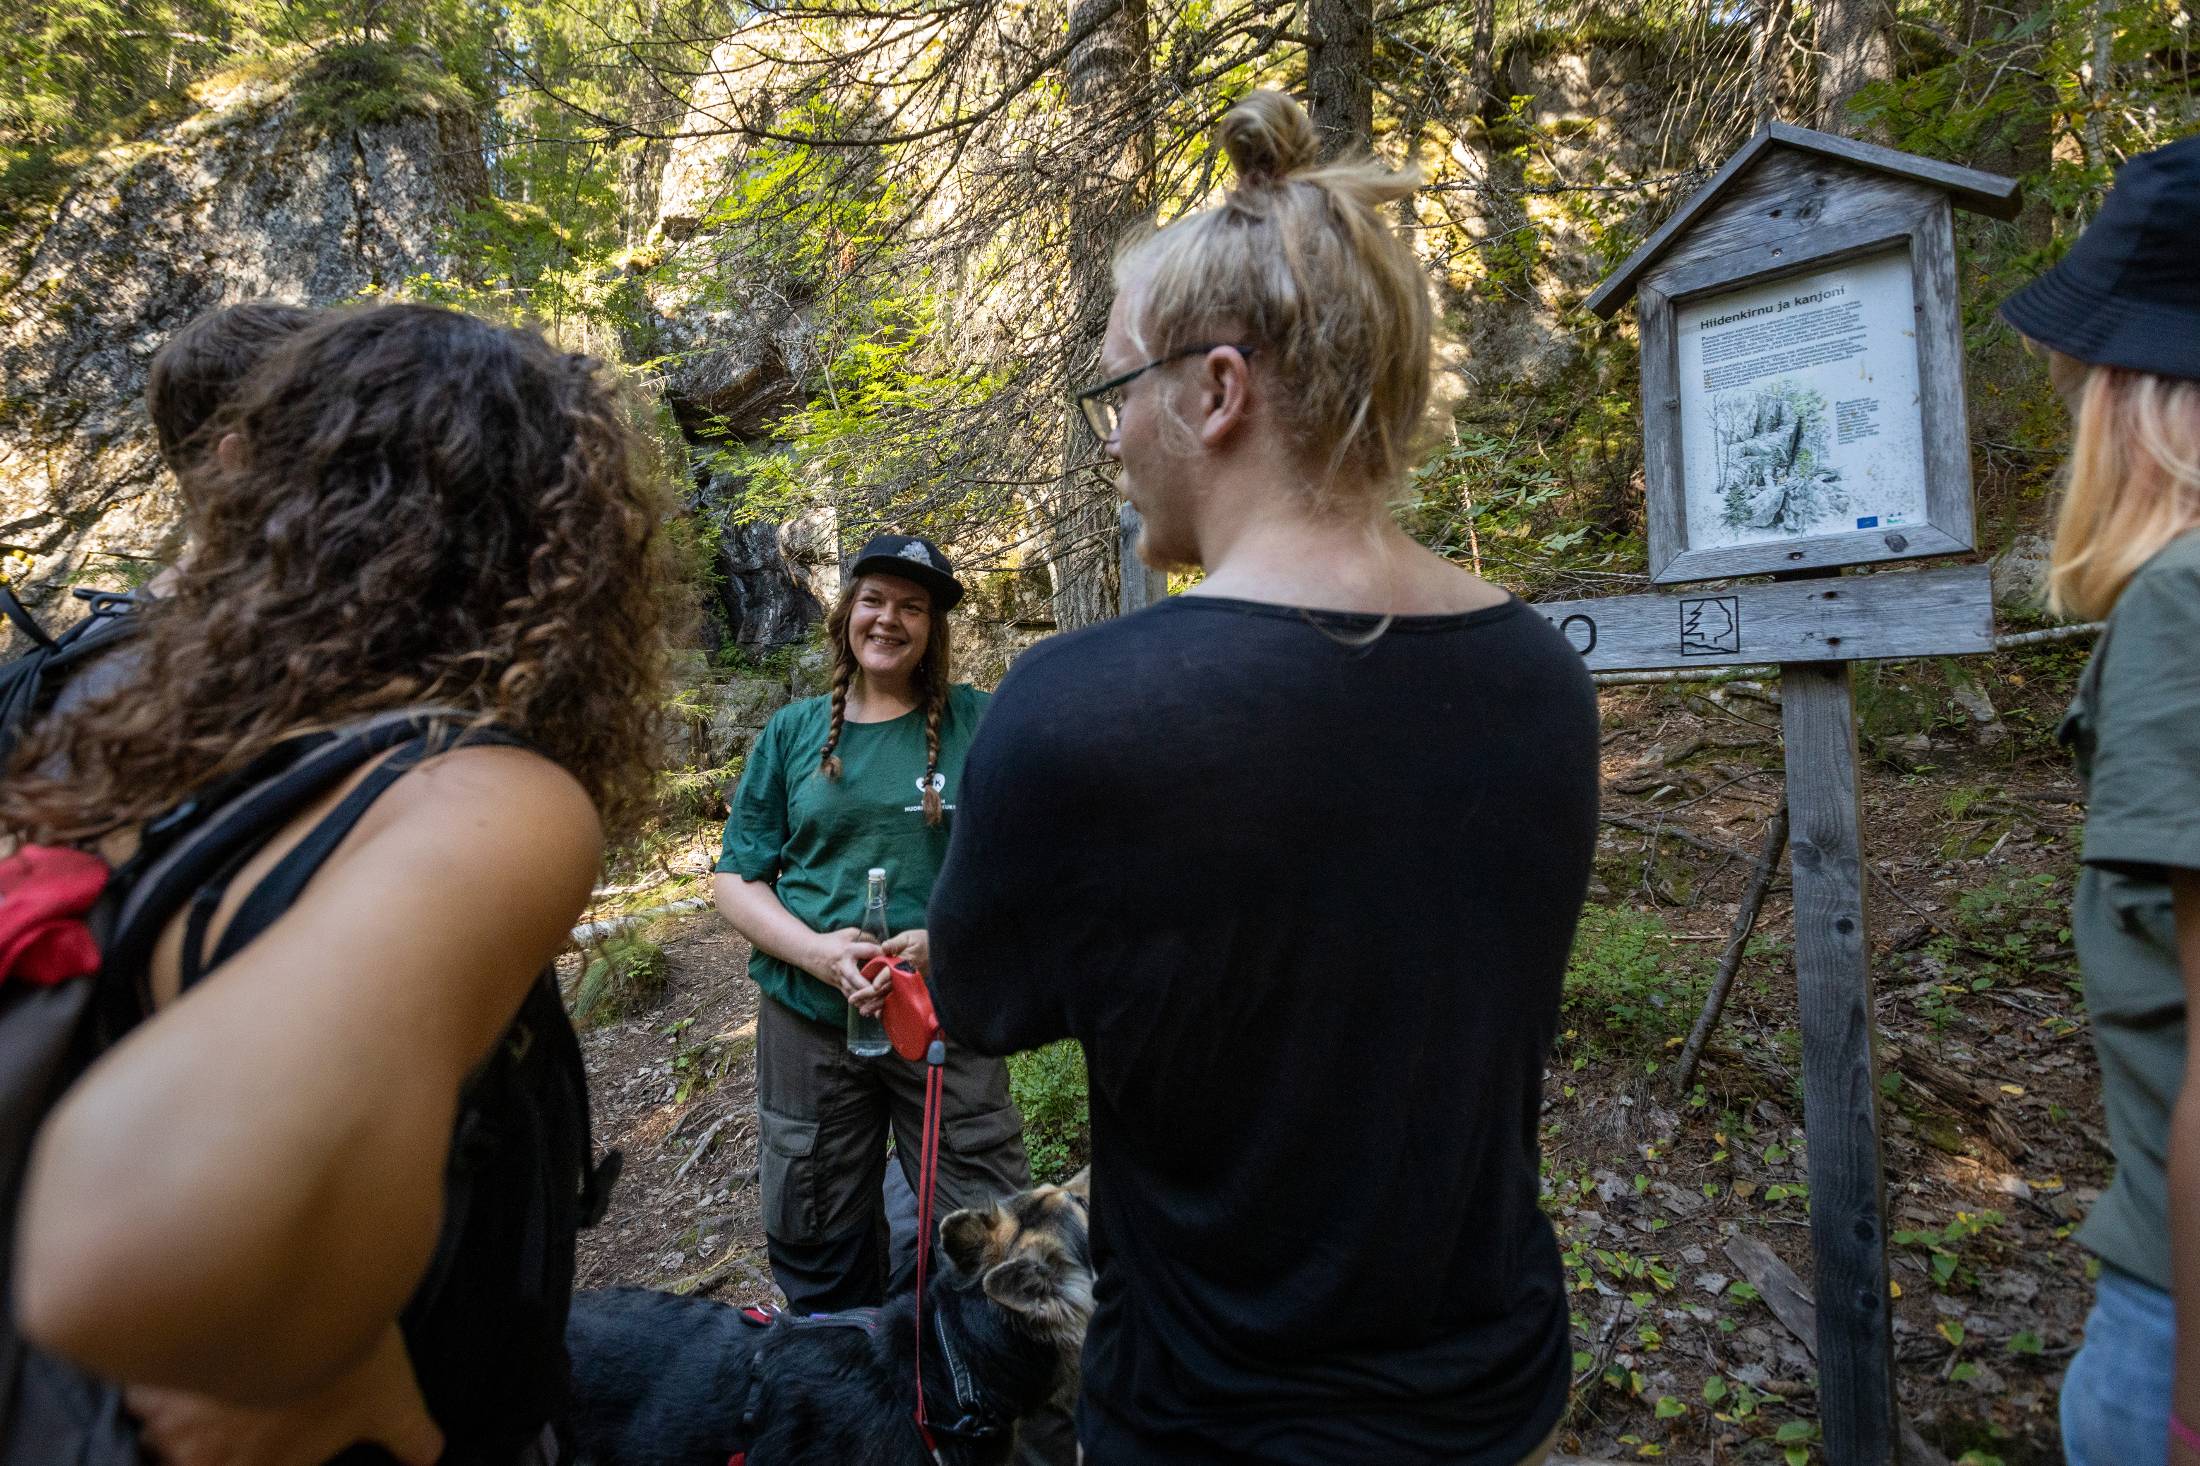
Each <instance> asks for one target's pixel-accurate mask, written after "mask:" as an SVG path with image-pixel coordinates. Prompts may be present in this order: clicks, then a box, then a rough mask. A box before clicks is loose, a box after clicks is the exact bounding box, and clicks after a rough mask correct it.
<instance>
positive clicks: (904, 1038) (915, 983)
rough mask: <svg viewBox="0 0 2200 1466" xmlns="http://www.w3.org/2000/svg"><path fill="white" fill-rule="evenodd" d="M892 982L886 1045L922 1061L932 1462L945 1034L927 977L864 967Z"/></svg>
mask: <svg viewBox="0 0 2200 1466" xmlns="http://www.w3.org/2000/svg"><path fill="white" fill-rule="evenodd" d="M881 976H890V977H892V978H893V986H892V987H890V988H888V989H887V990H886V1009H885V1011H884V1012H883V1013H881V1014H880V1015H879V1019H880V1022H881V1023H883V1024H884V1025H885V1028H886V1041H887V1042H888V1043H890V1044H892V1045H893V1046H894V1052H895V1053H897V1054H899V1055H901V1057H903V1058H904V1059H907V1060H909V1061H910V1062H911V1063H912V1064H913V1063H915V1062H916V1061H917V1060H919V1059H922V1060H923V1061H924V1125H923V1130H922V1134H923V1140H922V1142H921V1144H920V1146H919V1149H918V1158H917V1337H916V1348H915V1351H914V1357H915V1359H916V1365H917V1434H918V1435H919V1436H920V1437H922V1438H923V1440H924V1449H925V1450H926V1451H927V1452H929V1453H930V1454H931V1456H932V1459H933V1460H934V1461H937V1460H939V1457H940V1448H939V1443H938V1442H936V1441H935V1440H933V1438H932V1427H931V1425H930V1424H929V1423H928V1422H927V1421H926V1420H925V1415H924V1275H925V1272H926V1271H927V1265H928V1264H929V1263H930V1262H931V1260H932V1195H933V1192H934V1191H935V1190H936V1189H937V1188H938V1186H939V1179H940V1102H941V1096H942V1094H943V1092H944V1088H945V1083H946V1077H947V1035H946V1034H944V1033H942V1032H941V1031H940V1019H939V1015H938V1014H937V1013H935V1012H933V1011H932V991H931V989H930V988H927V987H926V986H925V985H924V978H923V976H922V975H921V974H920V973H919V972H918V971H917V970H916V968H914V967H911V966H909V965H908V964H907V963H903V962H897V961H895V960H894V959H893V958H891V957H889V956H887V955H886V954H885V953H884V952H881V953H879V954H878V955H877V956H876V957H873V958H872V959H871V960H870V961H868V962H866V963H864V964H863V980H864V981H865V982H868V983H876V982H877V981H878V980H879V978H880V977H881Z"/></svg>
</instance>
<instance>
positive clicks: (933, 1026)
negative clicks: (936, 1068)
mask: <svg viewBox="0 0 2200 1466" xmlns="http://www.w3.org/2000/svg"><path fill="white" fill-rule="evenodd" d="M882 972H890V973H892V974H893V976H894V985H893V986H892V987H890V988H888V989H887V990H886V1011H885V1012H883V1013H881V1014H880V1015H879V1021H880V1022H882V1023H884V1024H885V1025H886V1041H887V1042H888V1043H890V1044H892V1045H893V1046H894V1052H895V1053H897V1054H899V1055H901V1056H902V1057H903V1058H904V1059H907V1060H908V1061H909V1062H910V1063H912V1064H921V1063H923V1062H924V1057H925V1054H926V1053H927V1052H928V1051H929V1050H930V1049H931V1047H932V1040H934V1039H936V1038H944V1037H946V1035H945V1034H942V1033H941V1032H940V1020H939V1015H938V1014H936V1013H934V1012H933V1011H932V990H931V989H930V988H927V987H926V986H925V985H924V978H923V977H922V976H920V975H919V974H918V972H917V969H915V968H914V967H911V966H909V965H908V964H907V963H903V962H896V961H895V960H894V959H893V958H891V957H889V956H887V955H886V954H885V953H884V952H881V953H879V954H878V956H876V957H873V958H872V959H871V960H870V961H868V962H866V963H864V964H863V980H864V981H865V982H877V981H878V978H879V974H880V973H882Z"/></svg>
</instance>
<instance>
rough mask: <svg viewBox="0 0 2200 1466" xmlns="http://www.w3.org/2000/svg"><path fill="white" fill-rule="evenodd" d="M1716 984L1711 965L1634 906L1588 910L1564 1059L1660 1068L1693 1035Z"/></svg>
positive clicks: (1576, 958) (1569, 992) (1566, 1014)
mask: <svg viewBox="0 0 2200 1466" xmlns="http://www.w3.org/2000/svg"><path fill="white" fill-rule="evenodd" d="M1709 980H1710V962H1709V960H1708V959H1707V957H1706V956H1705V954H1704V953H1702V952H1701V951H1699V950H1698V949H1697V948H1696V947H1695V946H1694V945H1692V944H1690V943H1686V942H1679V941H1676V940H1675V939H1674V933H1673V930H1672V928H1671V927H1669V926H1667V925H1666V924H1665V922H1664V921H1663V920H1661V919H1660V918H1659V917H1658V916H1657V915H1656V914H1654V913H1652V912H1648V911H1638V910H1636V909H1635V908H1633V907H1629V906H1598V905H1590V906H1586V907H1584V908H1582V912H1581V924H1580V926H1579V927H1578V928H1576V929H1575V932H1574V950H1573V957H1572V959H1571V960H1570V961H1569V963H1568V964H1567V968H1566V985H1565V989H1564V995H1563V997H1562V999H1561V1003H1560V1010H1561V1016H1562V1020H1563V1023H1564V1029H1563V1032H1562V1036H1561V1038H1560V1041H1559V1048H1560V1053H1561V1054H1562V1055H1564V1054H1566V1053H1567V1052H1568V1051H1569V1050H1571V1051H1572V1055H1573V1058H1574V1060H1575V1067H1577V1068H1583V1067H1586V1066H1587V1061H1588V1060H1589V1059H1591V1058H1610V1059H1625V1060H1629V1061H1640V1062H1642V1063H1643V1064H1645V1065H1646V1066H1649V1067H1653V1068H1654V1067H1655V1066H1656V1065H1657V1064H1658V1062H1659V1061H1660V1060H1661V1058H1662V1057H1663V1055H1664V1054H1665V1053H1666V1052H1667V1050H1669V1049H1671V1048H1673V1047H1674V1046H1676V1045H1677V1044H1679V1042H1680V1041H1681V1039H1682V1038H1683V1037H1685V1036H1686V1035H1687V1033H1688V1025H1689V1023H1690V1022H1691V1020H1693V1018H1694V1017H1695V1014H1696V1009H1697V1007H1698V1006H1699V1005H1700V1004H1701V1002H1702V1000H1703V995H1704V991H1705V988H1706V986H1707V985H1708V983H1709Z"/></svg>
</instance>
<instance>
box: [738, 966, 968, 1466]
mask: <svg viewBox="0 0 2200 1466" xmlns="http://www.w3.org/2000/svg"><path fill="white" fill-rule="evenodd" d="M881 972H890V973H892V974H893V977H894V985H893V986H892V987H891V988H889V989H887V995H886V1004H887V1011H886V1014H885V1021H886V1031H887V1036H888V1037H889V1038H890V1039H891V1040H892V1042H893V1045H894V1052H896V1053H898V1054H900V1055H901V1056H902V1057H903V1058H905V1059H908V1060H910V1061H911V1062H914V1061H916V1060H917V1059H918V1058H919V1057H922V1058H923V1060H924V1123H923V1126H922V1134H923V1140H922V1142H921V1143H920V1144H919V1146H918V1154H917V1337H916V1340H915V1348H914V1349H913V1350H912V1351H911V1352H912V1355H913V1357H914V1358H915V1360H916V1366H917V1435H918V1437H919V1438H921V1439H922V1440H923V1442H924V1449H925V1451H926V1453H927V1454H929V1455H930V1456H931V1457H932V1459H933V1460H934V1461H935V1462H936V1461H938V1460H939V1459H940V1447H939V1443H938V1442H937V1441H935V1440H934V1439H933V1438H932V1427H931V1425H930V1424H929V1423H927V1421H926V1419H925V1412H924V1277H925V1274H926V1273H927V1272H928V1271H929V1270H930V1268H929V1264H930V1263H931V1260H932V1193H933V1192H934V1191H935V1190H937V1189H938V1186H939V1179H940V1109H941V1104H942V1096H943V1095H944V1093H945V1090H946V1082H947V1036H946V1035H945V1034H943V1033H941V1032H940V1024H939V1019H938V1018H936V1017H934V1016H933V1013H932V995H931V993H930V992H929V991H928V990H927V989H926V987H925V985H924V979H923V978H922V977H921V976H919V975H918V973H917V972H916V970H915V969H914V968H911V967H907V966H904V965H903V964H901V963H899V962H896V961H894V960H893V959H891V958H889V957H887V956H886V955H885V954H884V953H880V954H879V955H878V956H876V957H873V958H872V959H871V960H870V961H869V962H866V963H865V964H864V965H863V980H864V981H865V982H876V981H877V980H878V976H879V974H880V973H881ZM919 1044H921V1045H922V1047H921V1049H919V1051H918V1052H917V1053H911V1052H909V1050H910V1049H911V1048H913V1047H916V1046H918V1045H919ZM747 1460H748V1452H747V1451H736V1452H734V1454H733V1456H732V1458H731V1459H730V1460H729V1461H728V1462H727V1463H726V1466H746V1463H747Z"/></svg>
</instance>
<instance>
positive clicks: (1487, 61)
mask: <svg viewBox="0 0 2200 1466" xmlns="http://www.w3.org/2000/svg"><path fill="white" fill-rule="evenodd" d="M1473 46H1474V55H1473V57H1472V59H1471V60H1470V61H1469V62H1468V65H1469V66H1471V67H1472V68H1473V74H1472V76H1471V78H1470V80H1472V81H1473V83H1474V110H1475V111H1476V112H1481V113H1484V114H1487V112H1488V111H1489V105H1490V93H1491V92H1492V91H1494V90H1496V87H1497V50H1496V48H1497V0H1474V40H1473Z"/></svg>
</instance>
